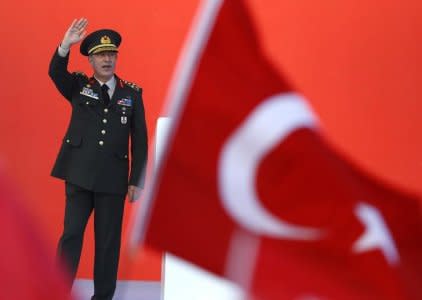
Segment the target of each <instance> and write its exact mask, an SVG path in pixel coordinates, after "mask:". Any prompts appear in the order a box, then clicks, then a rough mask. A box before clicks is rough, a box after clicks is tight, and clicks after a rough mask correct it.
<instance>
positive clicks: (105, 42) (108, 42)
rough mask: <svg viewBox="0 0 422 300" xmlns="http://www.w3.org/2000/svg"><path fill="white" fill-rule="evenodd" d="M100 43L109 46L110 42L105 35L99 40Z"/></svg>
mask: <svg viewBox="0 0 422 300" xmlns="http://www.w3.org/2000/svg"><path fill="white" fill-rule="evenodd" d="M100 42H101V44H111V40H110V38H109V37H108V36H107V35H105V36H103V37H102V38H101V40H100Z"/></svg>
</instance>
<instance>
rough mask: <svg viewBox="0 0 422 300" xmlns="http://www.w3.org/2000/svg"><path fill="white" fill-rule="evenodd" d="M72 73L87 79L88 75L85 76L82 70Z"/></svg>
mask: <svg viewBox="0 0 422 300" xmlns="http://www.w3.org/2000/svg"><path fill="white" fill-rule="evenodd" d="M73 75H76V76H80V77H83V78H86V79H88V76H86V74H85V73H84V72H73Z"/></svg>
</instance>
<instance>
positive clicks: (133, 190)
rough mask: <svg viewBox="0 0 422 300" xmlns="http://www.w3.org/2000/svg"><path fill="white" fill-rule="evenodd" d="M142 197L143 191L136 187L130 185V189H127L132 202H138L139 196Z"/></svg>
mask: <svg viewBox="0 0 422 300" xmlns="http://www.w3.org/2000/svg"><path fill="white" fill-rule="evenodd" d="M140 195H141V189H140V188H138V187H136V186H134V185H129V187H128V189H127V197H128V198H129V201H130V202H135V201H136V200H138V198H139V196H140Z"/></svg>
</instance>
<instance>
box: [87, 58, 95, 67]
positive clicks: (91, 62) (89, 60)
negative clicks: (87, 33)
mask: <svg viewBox="0 0 422 300" xmlns="http://www.w3.org/2000/svg"><path fill="white" fill-rule="evenodd" d="M88 62H89V64H90V65H91V66H94V65H93V57H92V55H89V56H88Z"/></svg>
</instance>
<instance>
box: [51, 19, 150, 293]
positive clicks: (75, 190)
mask: <svg viewBox="0 0 422 300" xmlns="http://www.w3.org/2000/svg"><path fill="white" fill-rule="evenodd" d="M87 24H88V21H87V20H86V19H84V18H82V19H79V20H74V21H73V23H72V25H71V26H70V27H69V29H68V30H67V31H66V33H65V35H64V38H63V41H62V42H61V44H60V46H59V47H58V48H57V50H56V51H55V54H54V56H53V58H52V60H51V63H50V68H49V75H50V77H51V79H52V80H53V82H54V84H55V85H56V87H57V89H58V90H59V92H60V93H61V94H62V96H63V97H64V98H65V99H66V100H67V101H68V102H69V103H70V105H71V106H72V116H71V119H70V123H69V126H68V128H67V131H66V134H65V136H64V138H63V143H62V145H61V148H60V152H59V154H58V156H57V160H56V163H55V165H54V167H53V170H52V176H54V177H57V178H60V179H63V180H64V181H65V190H66V208H65V217H64V230H63V234H62V236H61V238H60V241H59V245H58V256H59V258H61V259H63V260H64V262H65V263H66V264H67V266H68V267H69V270H70V274H71V278H72V281H73V279H74V278H75V274H76V271H77V268H78V264H79V258H80V254H81V249H82V241H83V234H84V230H85V226H86V224H87V221H88V218H89V217H90V215H91V213H92V211H93V210H95V217H94V231H95V259H94V260H95V261H94V296H93V297H92V299H96V300H105V299H112V297H113V294H114V291H115V287H116V280H117V269H118V260H119V251H120V240H121V228H122V216H123V208H124V199H125V196H126V194H127V195H128V198H129V200H130V201H134V200H135V199H136V198H137V197H138V196H139V192H140V189H141V188H142V186H143V171H144V169H145V165H146V160H147V130H146V124H145V116H144V107H143V102H142V89H141V88H139V87H138V86H137V85H135V84H133V83H130V82H127V81H125V80H123V79H121V78H120V77H118V76H117V75H116V74H115V67H116V61H117V53H118V47H119V45H120V43H121V36H120V35H119V33H117V32H116V31H114V30H110V29H102V30H98V31H95V32H92V33H91V34H89V35H88V36H86V37H85V35H86V27H87ZM84 37H85V38H84ZM81 40H83V41H82V43H81V45H80V52H81V54H82V55H84V56H87V57H88V61H89V63H90V65H91V67H92V69H93V73H94V74H93V76H92V77H88V76H87V75H85V74H84V73H81V72H73V73H70V72H69V71H68V70H67V65H68V61H69V53H70V49H71V47H72V46H73V45H75V44H76V43H78V42H80V41H81ZM129 138H130V140H131V143H130V145H131V146H130V149H131V151H130V154H129V152H128V149H129ZM129 164H130V175H129Z"/></svg>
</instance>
